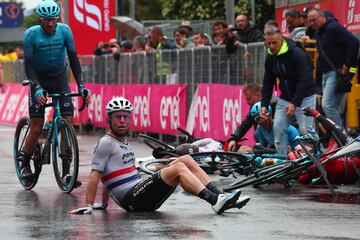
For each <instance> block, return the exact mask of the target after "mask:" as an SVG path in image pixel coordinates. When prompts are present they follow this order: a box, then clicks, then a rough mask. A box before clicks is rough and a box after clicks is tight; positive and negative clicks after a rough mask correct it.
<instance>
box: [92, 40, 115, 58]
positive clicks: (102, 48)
mask: <svg viewBox="0 0 360 240" xmlns="http://www.w3.org/2000/svg"><path fill="white" fill-rule="evenodd" d="M111 53H112V52H111V49H110V45H109V44H108V43H104V42H98V44H97V45H96V48H95V50H94V55H96V56H101V55H104V54H111Z"/></svg>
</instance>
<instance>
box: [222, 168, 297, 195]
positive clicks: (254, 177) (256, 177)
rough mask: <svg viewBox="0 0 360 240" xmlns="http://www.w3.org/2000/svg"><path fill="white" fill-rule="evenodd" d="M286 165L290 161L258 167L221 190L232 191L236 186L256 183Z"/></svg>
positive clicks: (240, 186)
mask: <svg viewBox="0 0 360 240" xmlns="http://www.w3.org/2000/svg"><path fill="white" fill-rule="evenodd" d="M286 165H291V163H290V162H289V163H287V162H286V163H280V164H275V165H272V166H267V167H265V168H262V169H259V170H257V171H255V172H254V173H253V174H251V175H249V176H247V177H246V178H243V179H239V180H237V181H235V182H232V183H230V184H228V185H226V186H225V187H224V188H223V190H224V191H225V192H229V191H233V190H235V189H238V188H242V187H246V186H249V185H253V184H256V183H257V182H260V181H262V180H263V179H265V178H267V177H268V176H269V175H270V174H274V173H276V172H278V171H281V170H282V169H283V168H285V167H286Z"/></svg>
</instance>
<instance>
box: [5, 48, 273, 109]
mask: <svg viewBox="0 0 360 240" xmlns="http://www.w3.org/2000/svg"><path fill="white" fill-rule="evenodd" d="M265 56H266V51H265V47H264V43H263V42H258V43H249V44H247V45H245V44H243V45H241V46H240V47H239V48H238V49H237V51H236V52H235V53H234V54H232V55H227V54H226V53H225V47H224V46H214V47H211V48H210V47H202V48H186V49H174V50H160V51H153V52H134V53H121V54H120V60H119V61H116V60H115V59H114V58H113V56H112V55H101V56H95V55H86V56H80V62H81V66H82V70H83V75H84V82H86V83H101V84H174V83H186V84H187V94H188V96H189V97H188V102H187V103H188V106H189V103H191V101H192V99H191V96H193V95H194V93H195V90H196V87H197V85H198V84H199V83H213V84H231V85H246V84H248V83H261V82H262V77H263V74H264V67H263V66H264V61H265ZM2 64H3V75H4V82H11V83H21V81H22V80H24V79H26V75H25V70H24V62H23V60H18V61H13V62H4V63H2Z"/></svg>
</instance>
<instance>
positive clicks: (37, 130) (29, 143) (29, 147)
mask: <svg viewBox="0 0 360 240" xmlns="http://www.w3.org/2000/svg"><path fill="white" fill-rule="evenodd" d="M43 125H44V119H43V118H31V119H30V132H29V135H28V136H27V137H26V140H25V144H24V149H23V150H24V152H26V153H27V154H30V155H31V154H33V153H34V152H35V149H36V143H37V139H38V137H39V136H40V135H41V132H42V127H43Z"/></svg>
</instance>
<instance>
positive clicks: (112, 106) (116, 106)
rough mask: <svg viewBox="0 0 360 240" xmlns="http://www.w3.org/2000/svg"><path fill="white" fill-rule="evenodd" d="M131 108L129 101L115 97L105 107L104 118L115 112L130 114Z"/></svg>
mask: <svg viewBox="0 0 360 240" xmlns="http://www.w3.org/2000/svg"><path fill="white" fill-rule="evenodd" d="M132 110H133V106H132V104H131V102H130V101H129V100H127V99H126V98H123V97H117V98H113V99H111V100H110V101H109V102H108V104H107V105H106V116H109V115H110V114H111V113H112V112H116V111H128V112H132Z"/></svg>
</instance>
